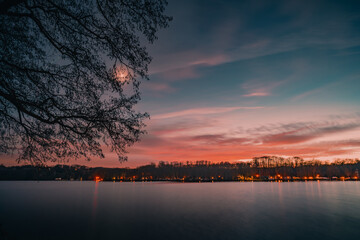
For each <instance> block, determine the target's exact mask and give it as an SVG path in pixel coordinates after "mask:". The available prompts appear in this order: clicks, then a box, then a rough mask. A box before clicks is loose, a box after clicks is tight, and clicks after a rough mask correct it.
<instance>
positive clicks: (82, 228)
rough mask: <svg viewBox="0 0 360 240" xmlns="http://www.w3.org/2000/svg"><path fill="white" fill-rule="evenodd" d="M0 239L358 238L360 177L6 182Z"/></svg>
mask: <svg viewBox="0 0 360 240" xmlns="http://www.w3.org/2000/svg"><path fill="white" fill-rule="evenodd" d="M0 223H1V230H0V231H1V233H0V239H46V240H51V239H166V240H171V239H216V240H223V239H236V240H238V239H261V240H264V239H350V238H351V239H354V238H355V239H359V238H360V182H321V183H318V182H306V183H305V182H298V183H271V182H262V183H251V182H246V183H241V182H231V183H118V182H116V183H112V182H100V183H95V182H0Z"/></svg>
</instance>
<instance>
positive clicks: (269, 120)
mask: <svg viewBox="0 0 360 240" xmlns="http://www.w3.org/2000/svg"><path fill="white" fill-rule="evenodd" d="M166 13H167V14H168V15H171V16H173V21H172V22H171V23H170V27H169V28H167V29H164V30H161V31H160V32H159V34H158V37H159V38H158V40H157V41H155V43H154V44H153V45H150V46H148V47H147V48H148V50H149V53H150V55H151V56H152V57H153V61H152V63H151V64H150V66H149V75H150V80H149V81H145V82H143V83H142V85H141V91H142V100H141V102H140V103H139V104H138V106H137V109H139V110H140V111H146V112H148V113H149V114H150V116H151V118H150V119H149V120H147V121H146V124H147V127H146V130H147V134H146V135H144V136H143V137H142V138H141V141H140V142H138V143H136V144H135V145H134V146H132V147H131V148H129V149H128V151H129V154H128V157H129V160H128V162H125V163H119V162H118V160H117V157H116V154H115V153H106V158H105V159H102V160H94V161H92V162H89V163H87V162H85V163H84V162H82V161H78V162H76V164H86V165H89V166H105V167H136V166H139V165H144V164H149V163H151V162H153V163H157V162H159V161H169V162H171V161H196V160H209V161H213V162H220V161H229V162H236V161H246V160H248V159H251V158H253V157H256V156H262V155H278V156H300V157H303V158H305V159H312V158H316V159H320V160H332V159H336V158H356V157H357V158H360V109H359V103H360V94H359V90H360V67H359V65H360V2H359V1H290V0H286V1H268V0H264V1H220V0H204V1H202V0H182V1H176V0H169V4H168V7H167V11H166Z"/></svg>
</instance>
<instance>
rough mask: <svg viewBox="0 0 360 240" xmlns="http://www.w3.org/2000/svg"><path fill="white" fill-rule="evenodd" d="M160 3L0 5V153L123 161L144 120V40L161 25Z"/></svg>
mask: <svg viewBox="0 0 360 240" xmlns="http://www.w3.org/2000/svg"><path fill="white" fill-rule="evenodd" d="M166 5H167V2H166V1H164V0H101V1H100V0H3V1H0V9H1V10H0V21H1V25H0V48H1V50H0V72H1V74H0V78H1V79H0V152H3V153H5V154H9V153H16V154H18V155H19V158H18V161H21V160H29V161H31V162H32V163H41V162H43V161H57V160H59V159H62V160H69V159H77V158H86V159H88V160H89V159H90V157H93V156H97V157H102V158H103V157H104V154H103V148H102V145H107V146H108V147H109V148H110V149H111V150H112V151H115V152H116V153H117V155H118V156H119V160H121V161H123V160H126V156H125V155H124V154H125V153H126V147H128V146H130V145H131V144H133V143H134V142H136V141H138V140H139V136H140V135H141V134H142V133H144V130H143V127H144V124H143V120H144V118H146V117H147V116H148V115H147V114H146V113H139V112H137V111H135V110H134V108H133V107H134V105H135V104H136V103H137V102H138V101H139V100H140V94H139V84H140V81H141V79H147V78H148V75H147V69H148V64H149V63H150V61H151V57H150V56H149V55H148V53H147V51H146V48H145V47H144V44H145V43H153V41H154V40H155V39H156V32H157V31H158V30H159V29H160V28H165V27H167V26H168V23H169V21H171V17H169V16H166V15H165V14H164V10H165V6H166Z"/></svg>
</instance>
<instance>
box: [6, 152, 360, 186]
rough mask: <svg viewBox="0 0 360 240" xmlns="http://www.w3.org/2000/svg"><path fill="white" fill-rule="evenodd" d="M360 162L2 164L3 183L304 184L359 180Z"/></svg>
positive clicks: (272, 158)
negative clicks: (120, 165)
mask: <svg viewBox="0 0 360 240" xmlns="http://www.w3.org/2000/svg"><path fill="white" fill-rule="evenodd" d="M359 169H360V160H359V159H339V160H336V161H334V162H331V163H330V162H326V161H325V162H324V161H319V160H311V161H305V160H303V159H302V158H299V157H291V158H282V157H277V156H263V157H255V158H253V160H252V161H248V162H237V163H229V162H220V163H211V162H209V161H196V162H171V163H168V162H159V163H158V164H157V165H156V164H149V165H145V166H141V167H138V168H100V167H97V168H89V167H86V166H79V165H72V166H69V165H56V166H53V167H48V166H30V165H26V166H14V167H5V166H2V165H0V180H96V181H102V180H104V181H184V182H195V181H196V182H198V181H202V182H210V181H304V180H358V178H359Z"/></svg>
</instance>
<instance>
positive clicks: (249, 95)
mask: <svg viewBox="0 0 360 240" xmlns="http://www.w3.org/2000/svg"><path fill="white" fill-rule="evenodd" d="M270 95H271V94H270V93H268V92H253V93H248V94H245V95H243V97H265V96H270Z"/></svg>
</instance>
